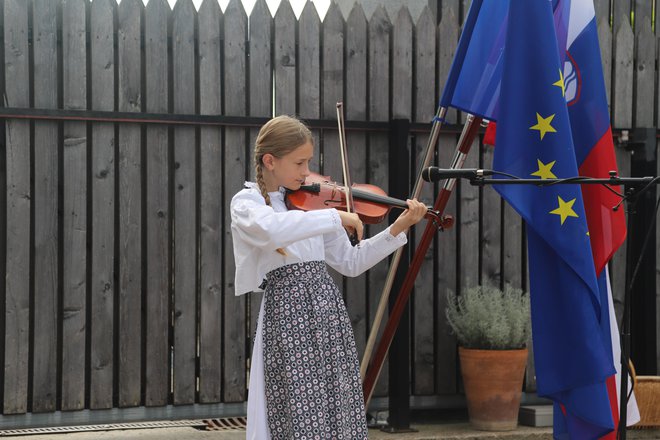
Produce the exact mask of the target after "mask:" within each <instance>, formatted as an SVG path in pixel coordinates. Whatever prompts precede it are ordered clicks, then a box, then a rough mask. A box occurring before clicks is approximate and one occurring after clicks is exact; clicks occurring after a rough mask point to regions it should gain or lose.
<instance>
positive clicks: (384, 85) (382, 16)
mask: <svg viewBox="0 0 660 440" xmlns="http://www.w3.org/2000/svg"><path fill="white" fill-rule="evenodd" d="M391 35H392V23H391V22H390V19H389V17H388V16H387V13H386V12H385V9H384V8H383V6H382V5H379V6H378V7H377V8H376V10H375V11H374V13H373V15H372V16H371V19H370V20H369V25H368V34H367V36H368V39H369V41H368V48H369V58H368V62H369V65H368V66H367V73H368V75H369V81H368V87H369V107H368V115H369V120H370V121H388V120H389V119H390V89H389V84H390V37H391ZM368 145H369V163H368V164H367V181H368V182H369V183H372V184H374V185H377V186H379V187H381V188H383V189H384V190H385V191H386V192H387V190H388V167H387V163H388V158H389V138H388V136H387V135H386V134H381V133H377V134H371V135H369V139H368ZM386 227H387V223H386V222H383V223H380V224H378V225H373V226H370V227H369V235H372V236H373V235H376V234H377V233H378V232H380V231H382V230H384V229H385V228H386ZM388 268H389V265H388V263H387V262H386V261H383V262H381V263H379V264H377V265H376V266H374V267H373V268H372V269H371V270H370V271H369V273H368V275H367V277H368V279H369V281H368V283H369V298H368V299H369V328H371V326H372V323H373V320H374V315H375V314H376V310H377V308H378V304H379V302H380V299H381V295H382V293H383V287H384V285H385V279H386V278H387V271H388ZM386 321H387V315H385V316H384V317H383V320H382V324H381V327H380V329H379V331H378V334H379V335H380V334H382V330H383V328H384V327H385V322H386ZM388 365H389V363H388V362H387V359H386V360H385V362H384V364H383V367H382V370H381V374H380V378H379V380H378V382H377V383H376V387H375V388H374V393H373V395H374V396H383V395H387V390H388V377H389V374H388V370H389V366H388Z"/></svg>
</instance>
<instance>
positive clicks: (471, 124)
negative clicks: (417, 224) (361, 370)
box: [362, 115, 482, 407]
mask: <svg viewBox="0 0 660 440" xmlns="http://www.w3.org/2000/svg"><path fill="white" fill-rule="evenodd" d="M481 120H482V119H481V118H480V117H476V116H473V115H468V117H467V121H466V123H465V126H464V127H463V131H462V133H461V137H460V138H459V141H458V145H457V147H456V153H455V154H454V159H453V161H452V168H460V167H462V166H463V163H465V159H466V157H467V154H468V152H469V151H470V147H471V146H472V142H473V141H474V138H475V137H476V136H477V134H478V130H479V126H480V124H481ZM421 171H422V170H421V169H420V175H421ZM455 182H456V179H449V180H447V181H446V182H445V186H444V187H443V189H442V190H441V191H440V193H439V194H438V197H437V198H436V202H435V204H434V208H433V209H435V210H437V211H438V212H439V213H440V214H442V213H443V211H444V209H445V206H446V205H447V202H448V200H449V196H450V195H451V191H452V190H453V188H454V185H455ZM436 231H437V228H436V227H435V225H434V224H433V223H432V222H427V224H426V229H425V230H424V234H423V235H422V238H421V240H420V243H419V245H418V246H417V248H416V249H415V255H414V256H413V259H412V262H411V264H410V268H409V270H408V272H407V273H406V277H405V279H404V281H403V284H402V286H401V290H400V291H399V293H398V296H397V300H396V303H395V304H394V307H393V308H392V311H391V313H390V317H389V319H388V321H387V324H386V326H385V330H384V331H383V336H382V338H381V340H380V343H379V344H378V349H377V350H376V354H375V357H374V359H373V361H372V363H371V365H369V366H368V367H369V368H368V370H367V373H366V375H365V376H363V378H364V382H363V385H362V390H363V393H364V401H365V407H368V406H369V402H370V400H371V396H372V394H373V391H374V388H375V385H376V381H377V380H378V377H379V376H380V372H381V370H382V368H383V363H384V362H385V357H386V356H387V352H388V350H389V348H390V345H391V344H392V339H393V338H394V333H395V332H396V328H397V326H398V325H399V321H400V320H401V315H402V313H403V309H404V307H405V306H406V303H407V302H408V298H409V297H410V293H411V291H412V287H413V285H414V282H415V278H416V277H417V274H418V273H419V268H420V267H421V263H422V260H423V259H424V256H425V255H426V251H427V250H428V247H429V246H430V244H431V240H432V238H433V237H434V236H435V232H436Z"/></svg>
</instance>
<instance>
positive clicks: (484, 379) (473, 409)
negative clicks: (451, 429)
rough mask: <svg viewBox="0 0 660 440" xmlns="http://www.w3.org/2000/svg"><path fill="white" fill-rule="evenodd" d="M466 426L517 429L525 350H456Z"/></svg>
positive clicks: (494, 429) (490, 429)
mask: <svg viewBox="0 0 660 440" xmlns="http://www.w3.org/2000/svg"><path fill="white" fill-rule="evenodd" d="M458 354H459V357H460V360H461V374H462V375H463V383H464V385H465V396H466V398H467V404H468V414H469V416H470V423H471V424H472V425H473V426H474V427H475V428H477V429H481V430H485V431H510V430H513V429H516V426H518V410H519V407H520V397H521V395H522V382H523V377H524V373H525V366H526V365H527V349H526V348H523V349H521V350H473V349H467V348H463V347H459V348H458Z"/></svg>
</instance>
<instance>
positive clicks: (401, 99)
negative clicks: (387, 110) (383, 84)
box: [392, 6, 413, 120]
mask: <svg viewBox="0 0 660 440" xmlns="http://www.w3.org/2000/svg"><path fill="white" fill-rule="evenodd" d="M412 37H413V21H412V17H411V16H410V12H409V11H408V8H407V7H405V6H403V7H402V8H401V9H399V12H398V14H397V16H396V18H395V19H394V27H393V30H392V118H394V119H408V120H410V119H411V117H412V65H413V38H412Z"/></svg>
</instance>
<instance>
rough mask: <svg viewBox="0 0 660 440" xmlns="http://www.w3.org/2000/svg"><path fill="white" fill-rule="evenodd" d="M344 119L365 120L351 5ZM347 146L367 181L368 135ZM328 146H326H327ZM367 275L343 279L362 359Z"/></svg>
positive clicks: (359, 23)
mask: <svg viewBox="0 0 660 440" xmlns="http://www.w3.org/2000/svg"><path fill="white" fill-rule="evenodd" d="M345 69H346V99H345V100H344V107H345V110H346V119H347V120H351V121H365V120H366V119H367V19H366V17H365V15H364V11H363V10H362V7H361V6H359V5H358V4H357V3H356V4H355V5H354V6H353V9H352V10H351V13H350V15H349V16H348V20H347V22H346V67H345ZM346 144H347V149H348V154H349V156H350V160H349V165H350V172H351V179H352V180H353V181H354V182H365V181H366V179H367V170H366V165H367V136H366V134H364V133H358V132H354V133H351V132H349V133H347V134H346ZM326 147H327V145H326ZM366 282H367V275H366V274H363V275H360V276H359V277H357V278H348V279H347V280H346V296H345V298H346V307H347V308H348V315H349V316H350V318H351V323H352V324H353V333H354V335H355V342H356V345H357V349H358V359H361V358H362V355H363V353H364V346H365V343H366V341H367V332H368V331H369V329H368V327H367V313H368V310H367V284H366Z"/></svg>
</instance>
